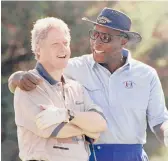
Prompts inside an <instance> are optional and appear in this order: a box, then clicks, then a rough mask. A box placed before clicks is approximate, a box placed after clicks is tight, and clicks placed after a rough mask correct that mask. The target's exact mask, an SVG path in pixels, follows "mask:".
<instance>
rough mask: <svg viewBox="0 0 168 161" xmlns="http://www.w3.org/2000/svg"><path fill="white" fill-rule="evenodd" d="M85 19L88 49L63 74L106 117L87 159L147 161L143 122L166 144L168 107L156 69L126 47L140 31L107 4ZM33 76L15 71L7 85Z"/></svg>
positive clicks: (26, 81) (23, 82)
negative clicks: (79, 86)
mask: <svg viewBox="0 0 168 161" xmlns="http://www.w3.org/2000/svg"><path fill="white" fill-rule="evenodd" d="M83 20H85V21H87V22H90V23H92V24H94V27H93V28H92V29H91V30H90V31H89V36H90V46H91V51H92V54H89V55H83V56H81V57H75V58H72V59H70V60H69V62H68V66H67V68H66V69H65V71H64V74H65V75H67V76H68V77H70V78H72V79H74V80H77V81H79V82H80V83H81V84H82V85H83V86H84V87H85V88H86V89H87V91H88V93H89V95H90V96H91V98H92V100H93V101H94V102H95V103H96V104H97V105H99V106H101V108H102V110H103V113H104V115H105V118H106V120H107V123H108V129H107V130H106V131H105V132H103V133H102V134H101V136H100V138H99V140H98V142H96V144H95V145H94V151H93V152H92V155H91V157H90V161H93V160H94V157H95V156H96V158H97V160H98V161H147V160H148V157H147V154H146V153H145V151H144V149H143V144H145V143H146V128H147V122H148V123H149V126H150V128H151V130H152V131H153V132H154V133H155V134H156V136H157V137H158V138H159V140H160V141H161V142H162V143H164V144H165V145H167V146H168V111H167V109H166V106H165V99H164V94H163V90H162V86H161V83H160V80H159V77H158V74H157V72H156V70H155V69H154V68H152V67H150V66H148V65H146V64H144V63H142V62H139V61H137V60H135V59H133V58H132V57H131V53H130V52H129V51H128V50H126V49H125V48H124V47H125V45H126V44H128V43H132V44H134V43H138V42H140V41H141V36H140V34H139V33H136V32H132V31H130V28H131V20H130V18H129V17H128V16H127V15H125V14H124V13H122V12H120V11H116V10H113V9H111V8H107V7H106V8H104V9H103V10H102V11H101V12H100V14H99V15H98V17H97V20H96V21H91V20H89V19H88V18H83ZM32 77H33V76H32V75H31V74H30V73H29V72H26V73H24V72H18V73H15V74H13V75H12V76H11V77H10V79H9V87H10V89H11V91H14V89H15V87H16V86H19V87H20V88H22V89H23V90H28V91H29V90H32V89H34V88H35V87H36V84H39V81H38V80H39V79H38V78H37V77H33V78H32ZM33 80H36V82H35V81H33ZM27 84H29V85H27ZM94 152H95V153H94ZM93 156H94V157H93Z"/></svg>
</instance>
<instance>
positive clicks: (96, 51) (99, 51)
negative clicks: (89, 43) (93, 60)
mask: <svg viewBox="0 0 168 161" xmlns="http://www.w3.org/2000/svg"><path fill="white" fill-rule="evenodd" d="M93 52H94V53H95V54H103V53H104V51H103V50H96V49H94V50H93Z"/></svg>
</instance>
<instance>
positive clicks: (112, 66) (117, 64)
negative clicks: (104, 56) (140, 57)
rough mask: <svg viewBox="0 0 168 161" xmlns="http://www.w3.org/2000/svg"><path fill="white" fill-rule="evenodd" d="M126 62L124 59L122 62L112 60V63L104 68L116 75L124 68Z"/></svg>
mask: <svg viewBox="0 0 168 161" xmlns="http://www.w3.org/2000/svg"><path fill="white" fill-rule="evenodd" d="M125 62H126V58H125V57H122V58H121V59H120V61H115V60H112V61H110V62H107V63H105V65H104V67H105V68H107V69H108V70H109V71H110V72H111V73H114V72H115V71H116V70H117V69H119V68H120V67H122V66H123V65H124V64H125Z"/></svg>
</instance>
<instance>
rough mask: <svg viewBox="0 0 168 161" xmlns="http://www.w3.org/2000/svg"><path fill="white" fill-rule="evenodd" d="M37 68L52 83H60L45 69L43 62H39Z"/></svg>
mask: <svg viewBox="0 0 168 161" xmlns="http://www.w3.org/2000/svg"><path fill="white" fill-rule="evenodd" d="M35 69H36V70H37V71H38V73H39V74H40V75H41V76H42V77H43V78H44V79H45V80H46V81H48V82H49V83H50V84H51V85H55V84H57V83H58V81H57V80H55V79H53V78H52V77H51V76H50V74H49V73H48V72H47V71H46V70H45V69H44V67H43V65H42V64H41V63H39V62H38V63H37V64H36V66H35Z"/></svg>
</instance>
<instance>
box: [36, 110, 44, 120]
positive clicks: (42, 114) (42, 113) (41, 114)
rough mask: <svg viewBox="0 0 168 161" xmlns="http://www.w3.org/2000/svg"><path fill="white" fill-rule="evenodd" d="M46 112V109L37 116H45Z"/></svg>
mask: <svg viewBox="0 0 168 161" xmlns="http://www.w3.org/2000/svg"><path fill="white" fill-rule="evenodd" d="M45 114H46V111H45V110H44V111H42V112H40V113H39V114H37V115H36V117H35V118H36V119H39V118H41V117H44V115H45Z"/></svg>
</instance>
